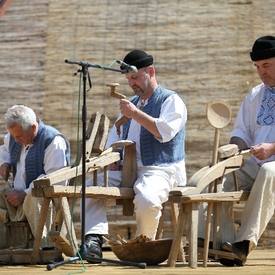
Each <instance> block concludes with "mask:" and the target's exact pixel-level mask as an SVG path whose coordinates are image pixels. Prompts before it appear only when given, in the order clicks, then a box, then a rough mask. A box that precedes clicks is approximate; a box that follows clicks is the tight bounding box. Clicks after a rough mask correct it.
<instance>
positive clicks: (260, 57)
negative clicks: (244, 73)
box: [250, 48, 275, 61]
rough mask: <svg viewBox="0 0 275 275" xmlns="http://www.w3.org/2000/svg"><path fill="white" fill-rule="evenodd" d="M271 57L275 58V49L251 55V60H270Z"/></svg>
mask: <svg viewBox="0 0 275 275" xmlns="http://www.w3.org/2000/svg"><path fill="white" fill-rule="evenodd" d="M271 57H275V48H272V49H267V50H263V51H258V52H251V53H250V58H251V60H252V61H258V60H263V59H268V58H271Z"/></svg>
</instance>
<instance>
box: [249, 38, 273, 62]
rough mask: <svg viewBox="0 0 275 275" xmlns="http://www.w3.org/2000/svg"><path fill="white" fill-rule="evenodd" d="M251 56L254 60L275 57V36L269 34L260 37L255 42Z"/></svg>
mask: <svg viewBox="0 0 275 275" xmlns="http://www.w3.org/2000/svg"><path fill="white" fill-rule="evenodd" d="M250 57H251V60H253V61H258V60H263V59H268V58H271V57H275V37H274V36H271V35H268V36H262V37H260V38H258V39H257V40H256V41H255V42H254V45H253V47H252V52H250Z"/></svg>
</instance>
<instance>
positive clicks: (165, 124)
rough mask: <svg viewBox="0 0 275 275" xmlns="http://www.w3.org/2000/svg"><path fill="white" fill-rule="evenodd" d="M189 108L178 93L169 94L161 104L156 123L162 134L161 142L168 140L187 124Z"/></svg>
mask: <svg viewBox="0 0 275 275" xmlns="http://www.w3.org/2000/svg"><path fill="white" fill-rule="evenodd" d="M186 121H187V109H186V106H185V103H184V101H183V100H182V99H181V98H180V96H179V95H177V94H172V95H171V96H169V97H168V98H167V99H166V100H165V101H164V103H163V104H162V106H161V110H160V116H159V117H158V118H156V119H155V124H156V126H157V128H158V130H159V133H160V134H161V136H162V140H160V142H168V141H170V140H171V139H172V138H174V136H175V135H176V134H177V133H178V132H179V131H180V130H181V129H182V128H183V127H184V126H185V124H186Z"/></svg>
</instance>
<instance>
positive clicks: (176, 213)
mask: <svg viewBox="0 0 275 275" xmlns="http://www.w3.org/2000/svg"><path fill="white" fill-rule="evenodd" d="M170 208H171V216H172V221H173V228H174V231H176V228H177V223H178V216H179V205H178V204H177V203H173V202H171V203H170ZM177 260H178V261H180V262H185V257H184V250H183V243H182V241H181V242H180V248H179V252H178V258H177Z"/></svg>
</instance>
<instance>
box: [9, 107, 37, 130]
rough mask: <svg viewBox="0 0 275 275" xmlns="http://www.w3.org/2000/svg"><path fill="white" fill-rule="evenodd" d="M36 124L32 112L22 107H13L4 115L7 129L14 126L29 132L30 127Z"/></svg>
mask: <svg viewBox="0 0 275 275" xmlns="http://www.w3.org/2000/svg"><path fill="white" fill-rule="evenodd" d="M35 122H36V115H35V113H34V111H33V110H32V109H31V108H29V107H27V106H24V105H13V106H12V107H11V108H9V109H8V111H7V112H6V114H5V123H6V127H7V128H12V127H14V126H15V125H21V126H22V129H23V130H24V131H28V130H30V128H31V126H32V125H33V124H35Z"/></svg>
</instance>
